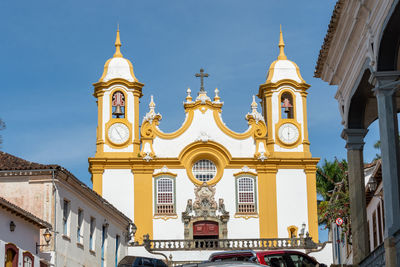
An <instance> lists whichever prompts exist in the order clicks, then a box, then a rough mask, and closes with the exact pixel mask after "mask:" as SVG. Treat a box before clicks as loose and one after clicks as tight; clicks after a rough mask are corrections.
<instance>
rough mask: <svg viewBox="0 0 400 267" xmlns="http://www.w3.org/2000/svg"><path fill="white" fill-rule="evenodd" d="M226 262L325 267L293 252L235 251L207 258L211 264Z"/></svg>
mask: <svg viewBox="0 0 400 267" xmlns="http://www.w3.org/2000/svg"><path fill="white" fill-rule="evenodd" d="M226 260H229V261H232V260H234V261H250V262H257V263H259V264H262V265H266V266H271V267H326V265H325V264H321V263H318V262H317V261H316V260H315V259H314V258H312V257H310V256H308V255H307V254H304V253H302V252H300V251H294V250H270V251H253V250H236V251H224V252H215V253H213V254H211V255H210V257H209V261H211V262H217V261H226Z"/></svg>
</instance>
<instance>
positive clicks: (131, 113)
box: [102, 85, 135, 152]
mask: <svg viewBox="0 0 400 267" xmlns="http://www.w3.org/2000/svg"><path fill="white" fill-rule="evenodd" d="M116 88H119V89H120V90H121V91H123V92H124V93H125V95H126V96H127V99H125V104H126V105H127V106H126V112H125V115H126V118H127V120H128V121H129V122H130V123H131V124H132V139H131V140H132V141H133V140H134V139H135V132H134V125H135V102H134V96H133V94H132V90H129V89H127V88H126V87H125V86H122V85H114V86H111V87H110V88H108V89H106V90H105V92H104V96H103V111H102V112H103V125H102V128H103V133H102V138H103V140H105V139H106V135H107V129H106V123H108V122H109V121H110V119H111V114H110V103H111V99H110V98H111V97H112V95H111V92H112V91H113V90H114V89H116ZM132 151H133V145H129V146H127V147H125V148H121V149H114V148H112V147H110V146H108V145H107V144H104V152H132Z"/></svg>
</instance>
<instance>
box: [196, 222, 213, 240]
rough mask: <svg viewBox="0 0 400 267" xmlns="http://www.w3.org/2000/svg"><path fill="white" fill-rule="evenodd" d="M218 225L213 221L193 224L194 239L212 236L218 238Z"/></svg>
mask: <svg viewBox="0 0 400 267" xmlns="http://www.w3.org/2000/svg"><path fill="white" fill-rule="evenodd" d="M218 233H219V230H218V223H217V222H211V221H200V222H195V223H194V224H193V237H196V236H198V237H204V236H212V237H214V238H218Z"/></svg>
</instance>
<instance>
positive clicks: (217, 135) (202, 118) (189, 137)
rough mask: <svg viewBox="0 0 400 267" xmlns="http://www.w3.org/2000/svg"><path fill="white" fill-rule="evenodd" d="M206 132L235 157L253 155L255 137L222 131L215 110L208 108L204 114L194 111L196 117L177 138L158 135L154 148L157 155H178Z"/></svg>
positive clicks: (167, 156) (168, 156)
mask: <svg viewBox="0 0 400 267" xmlns="http://www.w3.org/2000/svg"><path fill="white" fill-rule="evenodd" d="M203 132H204V133H206V134H207V135H208V136H209V138H210V140H212V141H215V142H217V143H220V144H221V145H223V146H224V147H225V148H227V149H228V150H229V152H230V153H231V155H232V156H233V157H253V156H254V153H255V143H254V139H253V137H249V138H247V139H242V140H238V139H234V138H232V137H230V136H228V135H226V134H225V133H224V132H222V131H221V130H220V129H219V128H218V126H217V124H216V122H215V120H214V117H213V111H212V110H210V109H208V110H207V111H206V112H205V113H204V114H203V113H202V112H201V111H200V110H195V111H194V118H193V122H192V124H191V125H190V126H189V128H188V129H187V130H186V131H185V132H184V133H183V134H182V135H180V136H179V137H177V138H175V139H162V138H159V137H156V138H155V139H154V141H153V149H154V152H155V153H156V155H157V157H166V158H170V157H177V156H178V155H179V153H180V152H181V151H182V149H183V148H184V147H185V146H187V145H189V144H190V143H193V142H195V140H196V139H197V138H199V137H200V134H201V133H203Z"/></svg>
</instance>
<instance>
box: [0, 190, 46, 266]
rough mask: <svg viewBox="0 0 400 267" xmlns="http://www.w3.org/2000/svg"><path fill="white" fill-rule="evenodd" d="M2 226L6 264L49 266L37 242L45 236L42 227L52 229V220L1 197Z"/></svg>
mask: <svg viewBox="0 0 400 267" xmlns="http://www.w3.org/2000/svg"><path fill="white" fill-rule="evenodd" d="M0 229H1V231H0V262H2V263H3V262H4V266H5V267H17V266H21V267H34V266H37V267H39V266H40V267H46V266H48V262H47V261H46V259H44V258H43V257H42V256H41V255H40V254H39V253H38V248H39V246H38V245H40V243H41V242H40V241H41V239H43V237H41V235H40V231H41V230H42V229H43V230H47V232H46V233H49V232H50V231H49V230H50V229H52V226H51V224H49V223H48V222H45V221H43V220H41V219H39V218H38V217H36V216H35V215H33V214H32V213H30V212H28V211H26V210H24V209H21V208H20V207H18V206H16V205H14V204H12V203H11V202H9V201H7V200H6V199H4V198H2V197H0ZM42 243H44V244H45V245H47V242H45V241H44V240H43V242H42Z"/></svg>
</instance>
